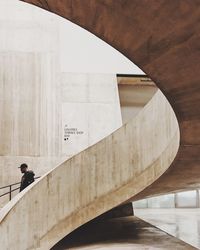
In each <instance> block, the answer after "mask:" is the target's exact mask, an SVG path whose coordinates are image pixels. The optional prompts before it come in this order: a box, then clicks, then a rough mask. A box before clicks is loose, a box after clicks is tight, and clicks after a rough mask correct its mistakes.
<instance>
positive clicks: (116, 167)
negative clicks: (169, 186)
mask: <svg viewBox="0 0 200 250" xmlns="http://www.w3.org/2000/svg"><path fill="white" fill-rule="evenodd" d="M178 147H179V128H178V124H177V120H176V117H175V115H174V112H173V110H172V109H171V107H170V105H169V103H168V102H167V100H166V98H165V97H164V96H163V94H162V93H161V92H160V91H158V92H157V93H156V94H155V95H154V97H153V98H152V99H151V100H150V102H149V103H148V104H147V105H146V106H145V107H144V109H143V110H142V111H141V112H140V113H139V114H138V115H137V116H136V117H135V118H134V119H133V120H132V121H131V122H129V123H127V124H125V125H124V126H123V127H121V128H120V129H118V130H117V131H115V132H114V133H113V134H111V135H110V136H108V137H106V138H105V139H103V140H102V141H100V142H98V143H97V144H95V145H94V146H92V147H89V148H88V149H86V150H84V151H82V152H81V153H79V154H77V155H75V156H74V157H72V158H70V159H69V160H67V161H66V162H64V163H63V164H61V165H60V166H58V167H56V168H55V169H54V170H52V171H51V172H49V173H48V174H47V175H45V176H44V177H43V178H42V179H40V180H39V181H37V182H36V183H35V184H33V185H32V186H30V187H28V188H27V189H26V190H24V191H23V192H22V193H20V194H19V195H18V196H17V197H15V199H13V201H12V202H11V203H9V204H8V205H7V206H5V207H4V208H3V209H2V210H1V212H0V225H1V226H0V235H2V236H3V237H1V238H0V245H1V248H2V249H5V250H6V249H13V250H15V249H16V250H18V249H20V250H27V249H50V248H51V247H52V246H53V245H54V244H55V243H57V242H58V241H59V240H60V239H62V238H63V237H64V236H65V235H67V234H68V233H70V232H71V231H73V230H74V229H75V228H77V227H79V226H80V225H82V224H84V223H86V222H87V221H89V220H91V219H93V218H95V217H96V216H98V215H100V214H102V213H104V212H106V211H108V210H109V209H111V208H113V207H115V206H117V205H119V204H121V203H123V202H126V201H127V200H128V199H130V198H131V197H133V196H134V195H136V194H137V193H139V192H140V191H142V190H143V189H144V188H146V187H147V186H149V185H150V184H152V183H153V182H154V181H155V180H156V179H157V178H158V177H159V176H161V175H162V174H163V173H164V172H165V171H166V169H167V168H168V167H169V166H170V164H171V163H172V161H173V159H174V157H175V155H176V152H177V150H178Z"/></svg>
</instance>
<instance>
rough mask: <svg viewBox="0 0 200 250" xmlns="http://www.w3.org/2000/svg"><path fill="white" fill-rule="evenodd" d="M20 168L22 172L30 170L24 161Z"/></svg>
mask: <svg viewBox="0 0 200 250" xmlns="http://www.w3.org/2000/svg"><path fill="white" fill-rule="evenodd" d="M19 168H20V169H21V172H22V173H26V171H27V170H28V165H27V164H26V163H23V164H21V165H20V167H19Z"/></svg>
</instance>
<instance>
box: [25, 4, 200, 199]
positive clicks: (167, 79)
mask: <svg viewBox="0 0 200 250" xmlns="http://www.w3.org/2000/svg"><path fill="white" fill-rule="evenodd" d="M22 1H24V2H27V3H32V4H34V5H37V6H39V7H41V8H43V9H46V10H48V11H50V12H53V13H56V14H58V15H60V16H62V17H65V18H66V19H68V20H71V21H72V22H74V23H76V24H78V25H80V26H81V27H83V28H85V29H87V30H88V31H90V32H91V33H93V34H95V35H96V36H98V37H100V38H101V39H102V40H104V41H105V42H107V43H108V44H110V45H111V46H113V47H114V48H116V49H117V50H119V51H120V52H121V53H123V54H124V55H125V56H127V57H128V58H129V59H130V60H131V61H133V62H134V63H135V64H136V65H138V66H139V67H140V68H141V69H142V70H143V71H144V72H145V73H147V75H148V76H149V77H150V78H151V79H152V80H153V81H154V82H155V83H156V85H157V86H158V87H159V88H160V89H161V90H162V91H163V93H164V94H165V95H166V97H167V98H168V100H169V101H170V103H171V105H172V107H173V109H174V111H175V113H176V115H177V118H178V120H179V125H180V129H181V145H180V149H179V152H178V155H177V157H176V160H175V161H174V163H173V164H172V166H171V168H170V169H169V171H167V172H166V173H165V174H164V175H163V176H162V177H161V178H159V180H157V181H156V182H154V183H153V184H152V186H151V187H148V188H147V189H146V190H144V191H143V192H142V193H140V194H138V196H137V197H134V199H140V198H144V197H147V196H151V195H154V194H163V193H167V192H171V191H178V190H184V189H187V188H191V187H194V188H196V187H199V186H200V171H199V162H200V158H199V156H200V137H199V133H200V109H199V106H200V98H199V95H200V94H199V82H200V74H199V68H200V52H199V30H200V22H199V15H200V2H199V1H198V0H194V1H191V0H176V1H173V0H170V1H169V0H160V1H157V0H151V1H147V0H140V1H137V0H126V1H124V0H118V1H115V0H109V1H108V0H101V1H99V0H92V1H82V0H74V1H70V0H57V1H54V0H22ZM88 13H89V14H88ZM191 13H192V15H191ZM177 177H178V181H177Z"/></svg>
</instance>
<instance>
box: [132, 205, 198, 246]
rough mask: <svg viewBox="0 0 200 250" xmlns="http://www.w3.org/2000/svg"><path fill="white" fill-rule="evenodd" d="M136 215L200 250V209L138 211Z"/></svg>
mask: <svg viewBox="0 0 200 250" xmlns="http://www.w3.org/2000/svg"><path fill="white" fill-rule="evenodd" d="M135 214H136V216H138V217H139V218H141V219H143V220H145V221H147V222H148V223H150V224H152V225H154V226H156V227H158V228H160V229H161V230H163V231H165V232H167V233H168V234H170V235H173V236H174V237H176V238H179V239H181V240H183V241H185V242H187V243H188V244H191V245H192V246H194V247H196V248H198V249H200V209H185V208H184V209H136V210H135Z"/></svg>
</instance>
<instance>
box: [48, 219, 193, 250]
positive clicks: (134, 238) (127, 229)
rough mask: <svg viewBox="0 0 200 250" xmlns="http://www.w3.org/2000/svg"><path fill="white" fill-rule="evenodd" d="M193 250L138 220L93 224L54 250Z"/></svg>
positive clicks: (91, 222)
mask: <svg viewBox="0 0 200 250" xmlns="http://www.w3.org/2000/svg"><path fill="white" fill-rule="evenodd" d="M67 249H68V250H72V249H73V250H99V249H100V250H161V249H162V250H164V249H165V250H177V249H180V250H192V249H196V248H195V247H192V246H191V245H189V244H187V243H185V242H183V241H181V240H180V239H177V238H175V237H173V236H171V235H169V234H167V233H166V232H164V231H162V230H160V229H158V228H156V227H154V226H152V225H151V224H149V223H147V222H144V221H143V220H141V219H139V218H137V217H133V216H131V217H124V218H118V219H111V220H106V221H105V220H103V221H102V220H101V221H97V220H93V221H90V222H88V223H87V224H85V225H84V226H82V227H80V228H78V229H77V230H75V231H74V232H72V233H71V234H69V235H68V236H66V237H65V238H64V239H63V240H62V241H61V242H59V243H58V244H57V245H55V246H54V247H53V248H51V250H67Z"/></svg>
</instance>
